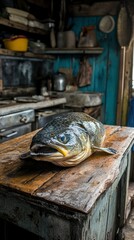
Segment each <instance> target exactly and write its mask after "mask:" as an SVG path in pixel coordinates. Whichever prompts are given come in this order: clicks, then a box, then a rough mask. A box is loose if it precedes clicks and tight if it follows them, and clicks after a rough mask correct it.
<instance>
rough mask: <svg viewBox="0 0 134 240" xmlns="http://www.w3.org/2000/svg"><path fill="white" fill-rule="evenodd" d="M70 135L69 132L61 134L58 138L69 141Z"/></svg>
mask: <svg viewBox="0 0 134 240" xmlns="http://www.w3.org/2000/svg"><path fill="white" fill-rule="evenodd" d="M69 139H70V137H69V135H68V134H61V135H59V136H58V140H59V141H60V142H62V143H67V142H68V141H69Z"/></svg>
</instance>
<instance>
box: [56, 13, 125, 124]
mask: <svg viewBox="0 0 134 240" xmlns="http://www.w3.org/2000/svg"><path fill="white" fill-rule="evenodd" d="M100 19H101V17H98V16H97V17H75V18H70V19H69V23H70V24H73V27H72V30H74V32H75V34H76V36H77V37H78V38H79V34H80V32H81V30H82V27H83V26H90V25H95V26H96V35H97V40H98V42H99V46H100V47H102V48H104V50H103V53H102V54H99V55H89V56H88V61H89V63H90V64H91V66H92V69H93V73H92V79H91V85H89V86H86V87H82V88H80V91H82V92H99V93H102V94H103V120H102V121H103V123H105V124H110V125H114V124H116V108H117V94H118V79H119V53H120V47H119V45H118V42H117V35H116V32H117V31H116V24H115V28H114V30H113V31H112V32H111V33H108V34H105V33H102V32H101V31H100V30H99V22H100ZM114 19H115V23H116V21H117V19H116V17H114ZM79 57H80V56H78V55H70V56H68V55H64V56H61V55H59V56H57V59H56V61H55V64H54V71H58V69H59V68H60V67H64V68H66V67H68V68H70V67H71V68H72V69H73V75H74V76H76V75H77V73H78V70H79V66H80V58H79Z"/></svg>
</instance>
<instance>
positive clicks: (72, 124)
mask: <svg viewBox="0 0 134 240" xmlns="http://www.w3.org/2000/svg"><path fill="white" fill-rule="evenodd" d="M104 139H105V128H104V125H103V124H102V123H101V122H100V121H98V120H96V119H94V118H93V117H91V116H89V115H87V114H86V113H83V112H69V113H61V114H58V115H56V116H55V117H54V118H53V119H52V120H50V121H49V122H47V123H46V124H45V126H44V127H43V128H42V129H41V130H39V131H38V132H37V133H36V134H35V135H34V136H33V138H32V142H31V145H30V156H31V157H32V158H33V159H35V160H43V161H49V162H52V163H53V164H55V165H60V166H64V167H68V166H75V165H77V164H78V163H80V162H82V161H84V160H85V159H86V158H87V157H89V156H90V155H91V154H92V153H93V152H94V151H97V149H99V148H100V149H101V147H102V145H103V142H104ZM103 149H104V148H103ZM104 150H105V149H104Z"/></svg>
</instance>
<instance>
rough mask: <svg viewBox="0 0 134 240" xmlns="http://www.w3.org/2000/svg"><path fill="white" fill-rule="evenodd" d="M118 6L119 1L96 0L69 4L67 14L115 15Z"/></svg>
mask: <svg viewBox="0 0 134 240" xmlns="http://www.w3.org/2000/svg"><path fill="white" fill-rule="evenodd" d="M119 6H120V2H119V1H114V2H112V1H108V2H96V3H94V4H92V5H91V6H90V5H88V4H79V3H76V4H70V5H69V14H70V15H72V16H103V15H106V14H110V15H116V14H117V13H118V9H119Z"/></svg>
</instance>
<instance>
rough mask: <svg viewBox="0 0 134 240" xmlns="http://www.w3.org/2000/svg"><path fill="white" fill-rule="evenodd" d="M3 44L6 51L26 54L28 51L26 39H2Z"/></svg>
mask: <svg viewBox="0 0 134 240" xmlns="http://www.w3.org/2000/svg"><path fill="white" fill-rule="evenodd" d="M3 42H4V46H5V48H6V49H8V50H12V51H19V52H26V51H27V49H28V39H27V38H26V37H13V38H10V39H4V40H3Z"/></svg>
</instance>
